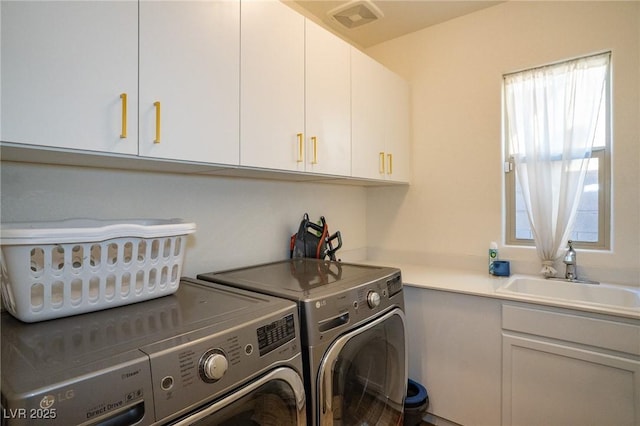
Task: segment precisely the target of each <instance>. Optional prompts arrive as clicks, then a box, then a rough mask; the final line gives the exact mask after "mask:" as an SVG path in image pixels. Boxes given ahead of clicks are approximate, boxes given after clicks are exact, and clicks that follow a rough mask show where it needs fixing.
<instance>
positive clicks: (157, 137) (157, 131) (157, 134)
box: [153, 101, 160, 143]
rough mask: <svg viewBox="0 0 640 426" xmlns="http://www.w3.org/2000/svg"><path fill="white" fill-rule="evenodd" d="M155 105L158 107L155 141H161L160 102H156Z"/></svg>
mask: <svg viewBox="0 0 640 426" xmlns="http://www.w3.org/2000/svg"><path fill="white" fill-rule="evenodd" d="M153 106H154V107H155V108H156V138H155V139H154V140H153V143H160V102H159V101H156V102H154V103H153Z"/></svg>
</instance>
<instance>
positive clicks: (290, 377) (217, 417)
mask: <svg viewBox="0 0 640 426" xmlns="http://www.w3.org/2000/svg"><path fill="white" fill-rule="evenodd" d="M305 401H306V400H305V395H304V384H303V383H302V379H301V378H300V375H299V374H298V373H296V372H295V371H294V370H293V369H291V368H285V367H282V368H278V369H276V370H273V371H272V372H271V373H268V374H266V375H265V376H263V377H260V378H258V379H256V380H254V381H253V382H250V383H248V384H247V385H245V386H242V387H240V388H239V389H238V390H237V391H235V392H232V393H231V394H230V395H229V396H227V397H226V398H223V399H221V400H219V401H216V402H214V403H213V404H210V405H207V406H205V407H203V408H201V409H199V410H196V411H194V412H193V413H191V414H190V415H188V416H187V417H185V418H183V419H181V420H179V421H177V422H176V423H173V424H172V425H173V426H178V425H180V426H187V425H189V426H213V425H215V426H237V425H256V424H257V425H278V426H305V425H306V423H307V414H306V404H305Z"/></svg>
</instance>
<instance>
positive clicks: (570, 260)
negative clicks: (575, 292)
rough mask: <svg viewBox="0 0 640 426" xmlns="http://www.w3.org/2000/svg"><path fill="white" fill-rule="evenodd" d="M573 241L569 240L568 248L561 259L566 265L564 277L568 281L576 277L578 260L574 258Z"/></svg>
mask: <svg viewBox="0 0 640 426" xmlns="http://www.w3.org/2000/svg"><path fill="white" fill-rule="evenodd" d="M572 244H573V241H571V240H569V250H567V252H566V253H565V255H564V259H563V260H562V261H563V262H564V264H565V265H567V270H566V272H565V274H564V277H565V278H566V279H568V280H570V281H574V280H577V279H578V273H577V271H578V262H577V260H576V251H575V250H574V249H573V245H572Z"/></svg>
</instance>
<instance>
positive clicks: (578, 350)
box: [502, 305, 640, 426]
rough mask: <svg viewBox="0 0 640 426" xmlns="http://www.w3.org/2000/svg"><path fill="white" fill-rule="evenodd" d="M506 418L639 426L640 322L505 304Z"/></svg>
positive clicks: (536, 422)
mask: <svg viewBox="0 0 640 426" xmlns="http://www.w3.org/2000/svg"><path fill="white" fill-rule="evenodd" d="M502 346H503V369H502V380H503V383H502V407H503V408H502V424H504V425H547V426H553V425H558V426H563V425H616V426H623V425H629V426H633V425H638V424H640V324H639V322H638V321H635V322H633V321H617V320H614V319H613V318H593V317H587V316H584V314H578V313H573V312H571V311H554V310H547V309H532V308H529V307H521V306H511V305H505V306H504V307H503V343H502Z"/></svg>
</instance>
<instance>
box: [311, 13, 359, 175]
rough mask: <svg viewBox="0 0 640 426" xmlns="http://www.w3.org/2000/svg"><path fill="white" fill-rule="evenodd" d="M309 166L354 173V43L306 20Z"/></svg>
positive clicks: (340, 172) (348, 173)
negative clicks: (351, 43)
mask: <svg viewBox="0 0 640 426" xmlns="http://www.w3.org/2000/svg"><path fill="white" fill-rule="evenodd" d="M305 42H306V49H305V62H306V65H305V87H306V92H305V116H306V117H305V118H306V120H305V121H306V125H305V132H306V133H305V139H306V170H307V171H311V172H314V173H326V174H333V175H341V176H349V175H350V174H351V47H350V45H349V44H347V43H346V42H345V41H343V40H342V39H340V38H338V37H336V36H335V35H333V34H331V33H330V32H328V31H327V30H325V29H324V28H321V27H320V26H318V25H317V24H315V23H313V22H311V21H309V20H307V21H306V27H305Z"/></svg>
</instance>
